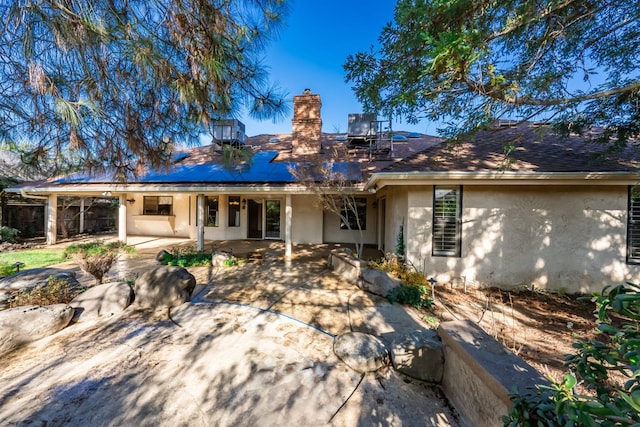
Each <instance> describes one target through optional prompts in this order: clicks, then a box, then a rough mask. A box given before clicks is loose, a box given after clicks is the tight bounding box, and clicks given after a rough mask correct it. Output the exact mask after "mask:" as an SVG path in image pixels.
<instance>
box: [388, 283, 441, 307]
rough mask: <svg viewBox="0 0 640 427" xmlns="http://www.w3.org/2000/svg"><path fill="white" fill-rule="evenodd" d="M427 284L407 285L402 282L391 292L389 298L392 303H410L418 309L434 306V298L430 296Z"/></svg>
mask: <svg viewBox="0 0 640 427" xmlns="http://www.w3.org/2000/svg"><path fill="white" fill-rule="evenodd" d="M427 295H428V290H427V287H426V286H421V285H417V286H416V285H407V284H404V283H401V284H400V285H399V286H396V287H395V288H393V289H392V290H391V292H389V294H388V295H387V299H388V300H389V302H390V303H395V302H399V303H400V304H408V305H411V306H413V307H415V308H417V309H420V308H423V307H424V308H431V307H433V300H432V299H431V298H429V297H428V296H427Z"/></svg>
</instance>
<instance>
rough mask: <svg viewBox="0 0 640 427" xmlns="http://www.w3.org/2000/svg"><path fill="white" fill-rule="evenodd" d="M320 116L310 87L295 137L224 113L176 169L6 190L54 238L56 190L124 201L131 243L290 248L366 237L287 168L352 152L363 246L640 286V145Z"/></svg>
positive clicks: (476, 274) (121, 210)
mask: <svg viewBox="0 0 640 427" xmlns="http://www.w3.org/2000/svg"><path fill="white" fill-rule="evenodd" d="M320 110H321V100H320V96H319V95H316V94H312V93H310V92H308V91H305V93H304V94H303V95H300V96H295V97H294V116H293V120H292V130H293V132H292V133H291V134H290V135H261V136H257V137H252V138H249V139H246V138H245V137H244V136H243V135H242V134H243V132H244V127H243V126H238V127H234V126H235V125H234V124H233V122H228V121H227V122H225V123H224V125H225V126H230V128H229V131H228V132H226V131H225V132H221V135H222V134H225V135H229V139H228V140H225V139H224V138H222V139H220V138H219V139H218V140H216V141H214V143H213V144H212V145H211V146H205V147H197V148H194V149H190V150H185V151H183V152H180V153H176V154H175V155H174V158H173V163H172V166H171V168H170V169H169V170H168V171H149V172H147V173H146V174H145V175H143V176H140V177H137V178H133V179H131V180H129V181H128V182H127V183H114V182H112V181H111V179H110V177H109V175H102V176H87V175H85V174H77V175H70V176H66V177H62V178H56V179H50V180H47V181H42V182H33V183H25V184H23V185H19V186H15V187H13V188H11V189H8V190H10V191H16V192H22V193H23V194H27V195H34V196H39V197H42V196H46V197H48V198H49V203H48V207H47V238H48V241H49V242H50V243H53V242H55V239H56V234H57V230H56V227H55V224H56V218H55V216H56V209H53V208H52V207H54V206H56V205H57V198H58V197H60V196H68V195H75V196H82V197H117V200H118V220H117V222H118V224H117V229H118V234H119V238H120V239H121V240H126V238H127V236H128V235H152V236H172V237H188V238H190V239H193V240H194V241H196V242H197V245H198V247H200V248H201V247H203V242H204V241H205V240H233V239H275V240H282V241H284V242H285V248H286V255H287V256H289V255H290V254H291V251H292V250H293V247H294V245H295V244H299V243H323V242H332V243H353V242H354V241H356V240H358V238H359V237H358V233H357V232H356V231H353V230H350V229H349V227H345V224H344V223H343V221H341V220H340V219H339V217H338V216H337V215H334V214H330V213H327V212H324V211H323V210H322V209H321V208H320V206H319V204H318V203H317V197H316V195H315V193H314V191H313V190H312V189H311V188H310V187H309V186H308V185H307V184H305V182H302V181H300V180H299V179H297V178H296V177H295V176H294V175H293V174H292V173H291V168H292V167H296V168H301V169H303V170H304V169H305V168H310V169H311V168H313V165H317V164H323V163H324V162H327V161H329V160H330V158H331V153H332V152H333V151H334V149H336V148H343V149H344V150H346V151H347V152H348V153H349V156H348V158H347V159H343V160H344V161H343V162H336V163H334V166H335V167H338V168H340V167H341V168H345V170H346V169H349V170H355V171H356V172H350V173H351V175H352V176H351V177H350V181H351V182H354V184H353V185H352V187H351V189H352V191H353V193H354V194H355V195H356V197H357V203H358V206H359V209H358V217H359V219H360V220H361V223H362V224H363V227H362V228H363V233H362V239H363V243H365V244H373V245H377V246H378V247H379V248H380V249H383V250H385V251H391V252H394V251H395V249H396V244H397V242H398V237H399V234H400V233H402V235H403V239H404V242H405V248H406V258H407V260H408V261H409V262H410V263H411V264H412V265H414V266H415V267H416V268H417V269H419V270H421V271H424V272H425V274H427V275H429V276H430V277H434V278H435V279H436V280H438V282H440V283H453V284H457V283H468V284H475V285H499V286H505V287H527V288H531V287H535V288H547V289H556V290H565V291H567V292H590V291H595V290H600V289H601V287H602V286H603V285H606V284H613V283H619V282H621V281H625V280H632V281H640V268H639V266H638V264H639V263H640V225H639V224H640V202H636V200H637V199H636V198H635V196H634V195H635V194H636V192H635V190H634V188H635V187H634V186H635V185H636V183H638V181H639V179H640V174H639V173H638V161H637V155H636V153H633V152H631V151H628V152H624V153H621V154H620V153H619V154H616V155H615V156H609V157H607V158H598V157H596V156H595V154H597V153H598V149H599V148H600V146H598V145H594V144H592V145H588V144H585V141H584V139H582V138H578V137H568V138H561V137H559V136H556V135H554V134H552V133H551V131H550V130H549V129H547V128H544V127H539V126H536V125H535V124H530V123H527V124H523V125H518V126H512V125H511V124H509V126H496V128H495V129H491V130H488V131H484V132H480V133H478V134H477V135H476V136H475V138H474V139H472V140H469V141H467V142H464V143H460V144H457V145H453V146H451V145H450V144H449V143H447V142H446V141H444V140H442V139H441V138H437V137H431V136H426V135H420V134H406V133H395V134H394V133H392V132H390V129H387V128H385V126H384V122H382V121H368V122H367V126H364V128H366V129H365V133H363V134H362V135H357V134H353V133H352V129H360V128H362V127H361V126H355V125H354V124H353V123H351V122H350V123H349V130H350V132H349V134H348V135H335V134H324V133H322V132H321V128H322V118H321V114H320ZM367 120H369V119H367ZM352 125H353V126H352ZM238 135H240V136H241V137H237V136H238ZM226 146H233V147H236V148H237V147H245V148H249V149H250V151H251V153H252V157H251V160H250V161H248V162H244V163H240V164H232V165H225V162H224V161H223V153H224V150H225V149H226V148H225V147H226ZM354 166H355V168H354ZM329 190H330V188H329ZM334 191H337V190H335V189H334ZM636 221H638V222H636Z"/></svg>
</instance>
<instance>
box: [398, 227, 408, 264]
mask: <svg viewBox="0 0 640 427" xmlns="http://www.w3.org/2000/svg"><path fill="white" fill-rule="evenodd" d="M405 254H406V248H405V246H404V224H400V231H398V237H396V255H398V257H400V258H404V256H405Z"/></svg>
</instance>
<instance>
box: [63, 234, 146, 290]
mask: <svg viewBox="0 0 640 427" xmlns="http://www.w3.org/2000/svg"><path fill="white" fill-rule="evenodd" d="M134 252H135V249H134V248H133V246H129V245H126V244H124V243H122V242H119V241H118V242H110V243H104V242H102V241H95V242H90V243H78V244H74V245H69V246H68V247H67V248H66V249H65V257H67V258H72V259H73V260H74V261H75V262H76V263H77V264H78V265H79V266H80V268H81V269H82V270H83V271H85V272H87V273H89V274H91V275H92V276H93V277H95V278H96V282H97V283H102V280H103V278H104V275H105V274H106V273H107V272H108V271H109V270H110V269H111V266H112V265H113V262H114V261H115V260H116V259H117V258H118V256H119V255H120V254H122V253H128V254H133V253H134Z"/></svg>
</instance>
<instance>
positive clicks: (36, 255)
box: [0, 249, 66, 275]
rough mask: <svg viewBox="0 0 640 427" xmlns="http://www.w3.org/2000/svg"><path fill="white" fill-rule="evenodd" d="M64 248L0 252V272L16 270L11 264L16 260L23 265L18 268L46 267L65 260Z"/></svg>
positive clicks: (6, 272)
mask: <svg viewBox="0 0 640 427" xmlns="http://www.w3.org/2000/svg"><path fill="white" fill-rule="evenodd" d="M65 261H66V259H65V257H64V249H27V250H24V251H10V252H2V253H0V274H2V275H8V274H13V273H15V272H16V269H15V267H14V266H13V264H14V263H16V262H22V263H24V265H23V266H22V267H20V270H27V269H30V268H39V267H47V266H49V265H53V264H60V263H61V262H65Z"/></svg>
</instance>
